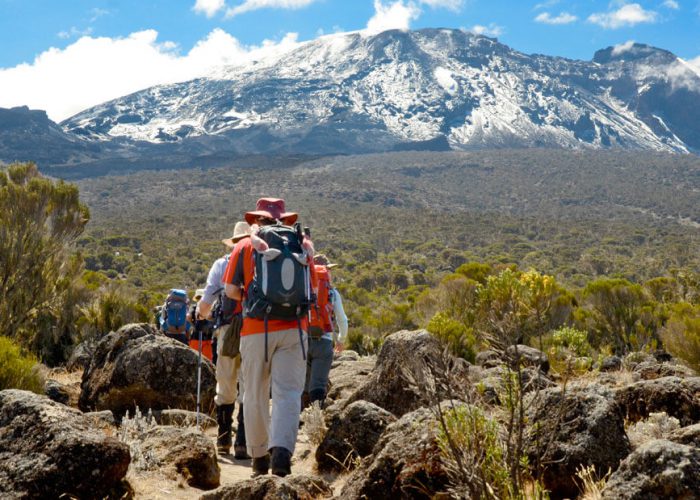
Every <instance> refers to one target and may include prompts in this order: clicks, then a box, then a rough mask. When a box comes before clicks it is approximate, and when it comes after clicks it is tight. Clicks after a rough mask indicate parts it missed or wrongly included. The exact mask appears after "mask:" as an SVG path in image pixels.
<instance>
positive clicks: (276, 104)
mask: <svg viewBox="0 0 700 500" xmlns="http://www.w3.org/2000/svg"><path fill="white" fill-rule="evenodd" d="M677 61H679V60H678V59H677V58H676V57H675V56H674V55H673V54H671V53H670V52H668V51H665V50H662V49H658V48H655V47H651V46H648V45H644V44H638V43H634V42H629V43H627V44H623V45H618V46H616V47H608V48H607V49H604V50H601V51H598V52H597V53H596V56H595V59H594V63H591V62H586V61H574V60H570V59H564V58H560V57H551V56H545V55H528V54H525V53H522V52H518V51H516V50H514V49H512V48H510V47H508V46H507V45H504V44H502V43H499V42H498V41H497V40H495V39H493V38H488V37H484V36H481V35H476V34H473V33H469V32H466V31H464V30H455V29H440V28H428V29H421V30H416V31H401V30H390V31H385V32H382V33H378V34H370V33H367V32H354V33H344V34H340V33H339V34H332V35H326V36H323V37H319V38H318V39H316V40H313V41H310V42H304V43H300V44H297V45H295V46H294V47H293V48H291V49H290V50H289V51H287V52H285V53H284V56H282V57H275V58H270V59H261V60H260V61H259V62H258V63H256V64H247V65H240V66H232V67H226V69H225V71H221V72H219V73H215V74H214V73H213V74H212V75H210V77H208V78H202V79H200V80H196V81H190V82H182V83H177V84H172V85H161V86H158V87H153V88H151V89H146V90H143V91H140V92H137V93H134V94H131V95H129V96H125V97H122V98H120V99H117V100H114V101H111V102H109V103H105V104H102V105H100V106H96V107H95V108H92V109H89V110H85V111H83V112H82V113H80V114H79V115H76V116H74V117H72V118H70V119H68V120H66V121H64V122H63V123H62V124H61V125H62V126H63V127H64V129H65V130H66V131H68V132H71V133H72V134H75V135H77V136H80V137H83V138H85V139H88V140H90V141H111V140H112V139H113V138H125V140H133V141H145V143H151V144H161V145H163V144H172V145H173V147H175V148H180V150H183V151H184V150H188V149H190V148H191V149H192V150H193V151H194V150H197V151H201V152H202V154H223V153H225V154H226V155H236V154H259V153H265V154H277V153H279V154H287V153H297V152H305V153H313V154H336V153H340V154H347V153H364V152H377V151H389V150H394V149H411V148H420V147H431V148H432V147H436V146H435V145H436V144H438V145H439V147H441V148H442V147H449V148H451V149H457V150H459V149H469V148H486V147H532V146H536V147H553V148H592V149H599V148H601V149H602V148H605V149H607V148H621V149H646V150H658V151H672V152H688V151H700V125H698V124H700V106H698V105H697V102H700V80H698V78H697V76H696V74H695V73H692V75H690V73H689V72H688V75H686V74H685V73H683V74H681V76H682V77H683V78H684V80H683V82H680V83H682V85H681V84H680V83H679V81H678V75H679V71H678V68H677V67H676V66H677V64H679V63H678V62H677ZM642 63H643V64H642ZM650 75H651V76H650ZM657 75H658V77H657ZM652 76H653V78H652ZM686 80H687V82H686ZM696 84H697V85H696Z"/></svg>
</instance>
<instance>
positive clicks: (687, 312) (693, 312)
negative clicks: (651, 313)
mask: <svg viewBox="0 0 700 500" xmlns="http://www.w3.org/2000/svg"><path fill="white" fill-rule="evenodd" d="M661 340H662V342H663V344H664V347H666V350H667V351H668V352H670V353H671V354H672V355H674V356H675V357H677V358H679V359H682V360H683V361H685V363H686V364H687V365H688V366H690V367H691V368H693V369H694V370H695V371H697V372H700V306H691V305H690V304H685V303H681V304H678V305H677V306H676V307H675V308H674V310H673V312H672V314H671V317H670V319H669V320H668V322H667V323H666V325H665V326H664V327H663V329H662V330H661Z"/></svg>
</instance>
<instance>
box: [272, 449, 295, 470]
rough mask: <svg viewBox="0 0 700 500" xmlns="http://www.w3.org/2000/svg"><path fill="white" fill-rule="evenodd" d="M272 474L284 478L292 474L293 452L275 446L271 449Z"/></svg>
mask: <svg viewBox="0 0 700 500" xmlns="http://www.w3.org/2000/svg"><path fill="white" fill-rule="evenodd" d="M270 455H271V462H272V473H273V474H274V475H275V476H279V477H284V476H286V475H288V474H291V473H292V452H291V451H289V450H288V449H287V448H282V447H281V446H275V447H274V448H271V449H270Z"/></svg>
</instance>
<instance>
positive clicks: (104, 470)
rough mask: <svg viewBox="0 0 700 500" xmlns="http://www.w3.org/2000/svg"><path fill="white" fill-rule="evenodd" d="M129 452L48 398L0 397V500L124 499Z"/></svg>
mask: <svg viewBox="0 0 700 500" xmlns="http://www.w3.org/2000/svg"><path fill="white" fill-rule="evenodd" d="M129 461H130V455H129V448H128V447H127V446H126V445H125V444H123V443H120V442H119V441H117V440H116V439H114V438H111V437H107V436H106V435H105V434H104V433H102V432H101V431H99V430H97V429H94V428H93V427H92V422H91V420H90V419H89V418H87V417H85V416H84V415H83V414H82V413H81V412H79V411H78V410H76V409H73V408H70V407H68V406H65V405H63V404H60V403H57V402H55V401H52V400H50V399H49V398H47V397H45V396H39V395H37V394H34V393H31V392H27V391H19V390H13V389H9V390H5V391H0V497H2V498H13V497H15V498H59V497H61V496H62V495H67V496H74V497H77V498H105V497H110V498H111V497H114V498H120V497H121V495H122V494H124V493H125V492H128V491H129V485H128V483H126V482H125V481H124V476H125V475H126V472H127V469H128V468H129Z"/></svg>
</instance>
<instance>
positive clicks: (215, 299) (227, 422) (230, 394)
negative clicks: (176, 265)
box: [197, 221, 250, 460]
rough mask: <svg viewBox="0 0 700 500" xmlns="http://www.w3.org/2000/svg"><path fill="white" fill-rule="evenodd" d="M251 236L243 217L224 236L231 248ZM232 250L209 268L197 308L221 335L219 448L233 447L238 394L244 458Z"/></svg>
mask: <svg viewBox="0 0 700 500" xmlns="http://www.w3.org/2000/svg"><path fill="white" fill-rule="evenodd" d="M249 236H250V226H249V225H248V223H247V222H244V221H239V222H237V223H236V225H235V227H234V229H233V236H231V237H230V238H226V239H224V240H221V241H222V243H223V244H224V245H226V247H227V248H228V250H229V251H230V250H232V249H233V247H234V245H235V244H236V243H238V242H239V241H241V240H242V239H244V238H248V237H249ZM229 257H230V253H227V254H226V255H225V256H223V257H221V258H219V259H217V260H216V261H215V262H214V264H213V265H212V266H211V269H210V270H209V276H208V277H207V285H206V287H205V288H204V289H203V291H202V298H201V300H200V301H199V306H198V308H197V318H201V319H209V320H211V321H212V322H213V324H214V328H215V330H214V338H215V339H217V361H216V396H215V397H214V403H216V420H217V423H218V425H219V432H218V437H217V440H216V448H217V451H218V452H219V454H228V453H230V451H231V441H232V440H231V424H232V422H233V412H234V404H235V401H236V399H237V398H236V396H237V395H238V403H239V408H238V426H237V428H236V440H235V442H234V444H233V452H234V457H235V458H237V459H239V460H241V459H247V458H250V457H249V456H248V454H247V452H246V441H245V424H244V417H243V408H242V404H241V403H242V401H243V398H242V394H241V391H240V390H239V388H241V387H242V384H241V383H240V382H241V380H240V377H239V371H240V365H241V356H240V353H239V352H238V346H237V345H234V344H236V343H237V342H236V339H238V338H239V336H238V330H240V327H241V323H242V319H241V312H242V310H241V304H240V302H239V301H235V300H232V299H230V298H229V297H227V296H226V294H225V293H224V288H223V282H222V278H223V277H224V271H225V270H226V266H227V264H228V261H229Z"/></svg>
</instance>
